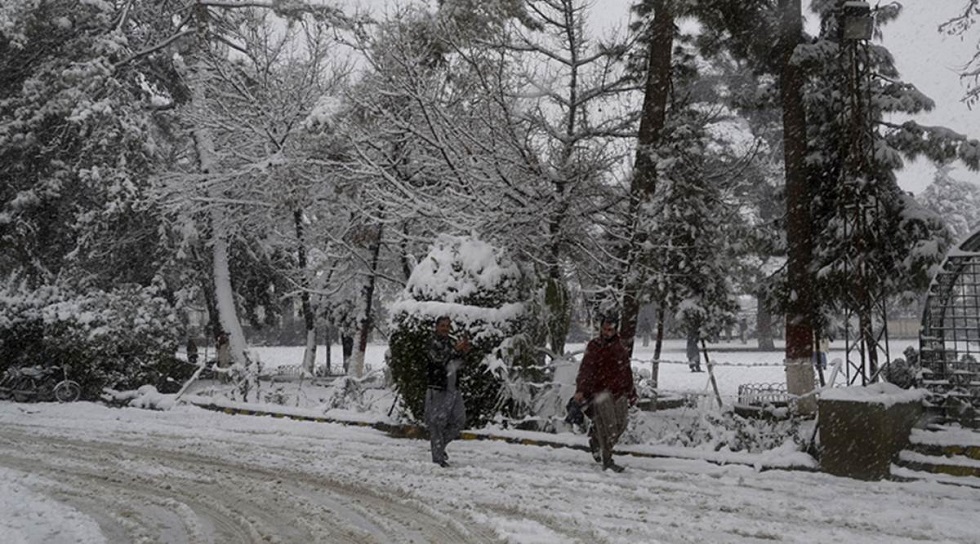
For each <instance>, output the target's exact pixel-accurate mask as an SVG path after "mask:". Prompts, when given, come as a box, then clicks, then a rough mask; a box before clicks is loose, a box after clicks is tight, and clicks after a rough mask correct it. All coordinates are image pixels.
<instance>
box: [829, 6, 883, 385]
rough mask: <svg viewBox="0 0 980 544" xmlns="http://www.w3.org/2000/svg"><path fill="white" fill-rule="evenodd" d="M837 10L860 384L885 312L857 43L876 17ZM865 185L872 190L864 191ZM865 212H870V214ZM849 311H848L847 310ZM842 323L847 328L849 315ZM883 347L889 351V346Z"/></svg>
mask: <svg viewBox="0 0 980 544" xmlns="http://www.w3.org/2000/svg"><path fill="white" fill-rule="evenodd" d="M839 15H840V19H839V21H838V32H839V38H840V46H841V48H842V49H843V52H844V54H845V58H846V74H847V76H846V85H847V89H846V92H845V93H844V97H845V98H844V99H845V100H846V104H847V106H846V107H845V113H846V115H847V118H846V119H845V121H846V122H847V128H846V130H847V134H848V142H847V144H848V145H847V147H846V156H845V157H844V163H843V164H844V171H843V172H842V178H843V186H842V190H843V193H842V197H843V199H844V208H843V209H842V213H843V215H844V219H845V234H847V235H849V236H850V237H851V240H852V247H851V252H849V253H850V255H853V258H854V259H855V260H856V263H854V268H853V274H854V277H853V280H852V281H853V283H852V284H851V285H852V289H853V291H852V293H851V294H852V296H853V302H854V304H853V307H852V306H850V305H848V306H849V308H850V310H851V311H856V313H857V321H858V347H859V349H860V361H859V362H852V360H851V343H850V338H849V336H850V335H849V334H848V335H846V337H845V344H846V345H845V348H846V350H847V353H846V357H847V367H848V368H847V375H848V381H849V382H851V383H853V382H854V381H856V380H857V378H858V376H860V378H861V382H862V385H864V384H866V383H867V382H868V381H870V380H871V379H872V378H874V376H875V374H876V373H877V370H878V340H877V337H876V335H875V332H874V317H873V314H874V310H875V308H876V307H878V306H880V307H881V308H882V316H884V305H883V302H884V300H883V299H884V295H883V294H878V295H876V294H875V291H876V289H875V286H874V285H872V274H871V270H869V269H868V257H869V255H868V253H869V251H870V250H871V247H870V246H871V244H869V241H870V235H871V229H872V228H873V226H874V225H873V223H874V221H875V219H873V215H874V213H873V212H874V211H875V210H876V209H877V203H876V200H875V195H874V187H873V182H872V179H871V176H873V172H872V171H871V169H870V165H869V160H870V156H871V154H873V152H874V149H873V146H874V141H873V138H874V136H873V134H871V133H870V132H869V130H870V129H869V127H868V123H869V119H868V113H869V108H870V104H869V103H868V100H867V96H866V93H867V87H866V86H867V84H868V82H867V81H866V72H867V66H866V61H865V65H862V63H861V59H860V58H859V45H860V44H861V43H863V42H865V41H866V40H869V39H871V37H872V36H873V33H874V20H873V18H872V10H871V6H869V5H868V3H867V2H862V1H855V0H847V1H844V2H842V3H841V4H840V11H839ZM869 190H870V191H871V192H870V193H868V191H869ZM869 199H870V200H871V202H869ZM848 208H850V209H848ZM869 215H870V216H872V217H871V218H869ZM869 223H870V224H869ZM849 260H850V259H849ZM849 268H851V267H850V266H847V264H845V272H847V270H848V269H849ZM851 311H849V312H848V313H849V314H850V313H851ZM845 323H846V325H845V326H846V327H847V330H848V331H849V330H850V323H851V319H850V315H849V316H848V319H846V320H845ZM885 326H886V321H885V320H884V319H882V327H885ZM883 332H884V329H883ZM885 349H886V354H887V347H886V348H885ZM886 357H887V355H886ZM852 368H853V369H854V370H855V371H856V372H855V374H854V376H853V377H852V376H851V369H852Z"/></svg>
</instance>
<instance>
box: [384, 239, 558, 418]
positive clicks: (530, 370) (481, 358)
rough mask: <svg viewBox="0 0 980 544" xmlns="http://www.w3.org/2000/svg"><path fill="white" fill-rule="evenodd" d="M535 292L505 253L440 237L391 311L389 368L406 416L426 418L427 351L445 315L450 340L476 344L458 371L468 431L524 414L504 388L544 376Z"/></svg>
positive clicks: (519, 403)
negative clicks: (498, 418) (537, 336)
mask: <svg viewBox="0 0 980 544" xmlns="http://www.w3.org/2000/svg"><path fill="white" fill-rule="evenodd" d="M533 293H534V285H533V278H531V277H529V276H528V275H527V271H526V270H522V267H521V266H519V265H518V264H517V263H515V262H514V261H513V260H512V259H511V257H509V256H508V255H507V253H506V252H504V251H502V250H500V249H498V248H495V247H493V246H491V245H489V244H487V243H485V242H483V241H481V240H479V239H477V238H473V237H456V236H441V237H439V238H438V239H437V240H436V241H435V242H434V243H433V244H432V247H431V249H430V251H429V253H428V254H427V255H426V256H425V257H424V258H423V259H421V260H420V261H419V263H418V265H417V266H416V267H415V269H414V270H413V271H412V275H411V277H410V278H409V280H408V283H407V285H406V286H405V290H404V291H403V292H402V294H401V296H400V297H399V299H398V300H397V301H396V302H395V303H394V304H392V305H391V308H390V310H391V322H392V325H391V326H392V334H391V341H390V349H391V359H390V361H389V365H390V368H391V374H392V378H393V379H394V381H395V387H396V388H397V390H398V392H399V395H400V398H401V402H402V404H403V406H404V407H405V408H406V410H407V411H408V414H409V415H410V416H411V417H413V418H414V419H416V420H421V419H422V417H423V413H424V404H425V390H426V386H427V383H426V353H427V351H428V350H427V346H428V342H429V341H430V340H431V338H432V334H433V331H434V326H435V322H436V319H437V318H439V317H440V316H448V317H449V318H450V319H451V320H452V321H453V324H454V329H453V332H452V335H453V336H454V337H457V338H458V337H460V336H463V335H465V336H467V337H469V338H470V341H471V343H472V345H473V349H472V350H471V351H470V352H469V353H467V354H466V356H465V357H464V364H463V366H462V367H461V369H460V390H461V391H462V393H463V397H464V398H465V399H466V405H467V417H468V419H469V421H468V424H470V425H475V426H482V425H483V424H485V423H486V422H488V421H490V420H492V419H493V418H494V417H495V416H497V415H498V414H502V415H504V416H514V415H517V414H519V413H521V411H522V410H523V411H524V413H522V414H521V415H526V410H527V406H528V404H530V403H529V399H527V398H521V397H520V396H519V395H515V394H514V392H515V388H511V387H508V386H509V385H510V384H514V383H515V382H518V381H520V380H525V381H527V380H534V378H535V377H537V378H538V379H540V377H541V375H542V368H541V367H540V366H539V365H538V362H539V361H540V360H541V357H539V356H537V355H536V353H537V350H536V345H537V341H536V339H535V338H534V333H535V330H536V329H537V328H538V327H539V324H538V318H539V317H538V313H537V312H538V311H539V310H537V309H536V308H537V306H536V304H535V303H534V296H533Z"/></svg>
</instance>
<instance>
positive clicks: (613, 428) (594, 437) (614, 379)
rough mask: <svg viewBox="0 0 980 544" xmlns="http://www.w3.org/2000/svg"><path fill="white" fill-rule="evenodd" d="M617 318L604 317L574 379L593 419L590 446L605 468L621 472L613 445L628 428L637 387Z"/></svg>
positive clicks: (578, 396) (578, 399) (581, 401)
mask: <svg viewBox="0 0 980 544" xmlns="http://www.w3.org/2000/svg"><path fill="white" fill-rule="evenodd" d="M618 325H619V323H618V321H617V320H616V318H614V317H612V316H606V317H604V318H603V319H602V323H601V325H600V329H599V337H598V338H594V339H592V341H590V342H589V344H588V346H586V348H585V356H583V357H582V364H581V366H579V370H578V377H577V378H576V379H575V400H576V402H578V403H579V404H584V403H586V402H587V403H588V404H589V407H588V409H587V411H586V413H587V414H588V415H589V418H590V419H592V427H591V428H590V429H589V448H591V450H592V457H593V458H594V459H595V460H596V462H599V463H602V469H603V470H606V469H610V470H612V471H614V472H622V471H623V467H622V466H620V465H617V464H616V463H614V462H613V460H612V452H613V448H614V447H615V446H616V442H618V441H619V437H620V436H622V434H623V432H624V431H626V424H627V421H628V418H629V408H630V406H632V405H634V404H636V388H635V387H634V384H633V370H632V369H631V368H630V359H629V354H628V353H627V352H626V348H625V347H624V346H623V344H622V342H621V341H620V339H619V332H618V331H617V327H618Z"/></svg>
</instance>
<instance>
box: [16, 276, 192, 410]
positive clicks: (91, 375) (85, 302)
mask: <svg viewBox="0 0 980 544" xmlns="http://www.w3.org/2000/svg"><path fill="white" fill-rule="evenodd" d="M11 285H16V284H13V283H11ZM182 337H183V333H182V331H181V326H180V320H179V319H178V317H177V315H176V314H175V313H174V310H173V308H172V307H171V306H170V304H169V303H168V302H167V300H166V299H164V298H163V297H161V296H160V295H159V290H158V289H156V288H152V287H151V288H140V287H136V286H124V287H121V288H119V289H117V290H115V291H112V292H101V291H90V292H86V293H73V292H71V291H69V290H65V289H61V288H57V287H44V288H41V289H38V290H34V291H27V290H26V289H24V288H23V287H22V286H8V287H7V289H5V291H4V292H3V302H2V304H0V365H2V369H6V368H7V367H8V366H31V365H40V366H52V365H67V366H68V368H69V376H70V377H71V378H72V379H74V380H75V381H77V382H79V384H81V386H82V395H83V398H89V399H93V398H97V397H98V395H99V393H100V392H101V391H102V389H103V388H104V387H112V388H114V389H136V388H137V387H139V386H142V385H146V384H150V385H153V386H155V387H156V388H157V389H158V390H159V391H161V392H165V393H173V392H176V391H177V389H178V388H179V387H180V385H181V384H182V383H183V382H184V381H185V380H186V379H187V378H188V377H189V376H190V374H191V373H192V372H193V371H194V367H192V366H191V365H189V364H187V363H185V362H183V361H180V360H178V359H177V358H176V357H175V356H174V354H175V353H176V351H177V346H178V339H180V338H182ZM2 369H0V370H2Z"/></svg>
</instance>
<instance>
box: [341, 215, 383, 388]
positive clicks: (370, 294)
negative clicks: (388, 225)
mask: <svg viewBox="0 0 980 544" xmlns="http://www.w3.org/2000/svg"><path fill="white" fill-rule="evenodd" d="M376 228H377V234H376V235H375V237H374V241H373V243H372V244H371V247H370V251H371V268H370V269H369V270H368V277H367V282H366V283H365V284H364V288H363V289H362V290H361V296H362V297H363V299H364V315H363V316H362V317H361V326H360V330H359V331H358V341H357V346H356V347H355V349H354V353H353V354H352V356H351V364H350V368H349V369H348V370H349V372H348V375H350V376H353V377H355V378H360V377H362V376H364V354H365V352H366V351H367V343H368V336H369V335H370V334H371V329H372V328H373V327H374V321H373V319H372V317H371V310H372V305H373V304H372V302H373V300H374V289H375V286H376V285H377V283H378V274H377V272H378V260H379V259H380V256H381V236H382V233H383V232H384V230H383V227H382V226H381V225H378V226H377V227H376Z"/></svg>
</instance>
